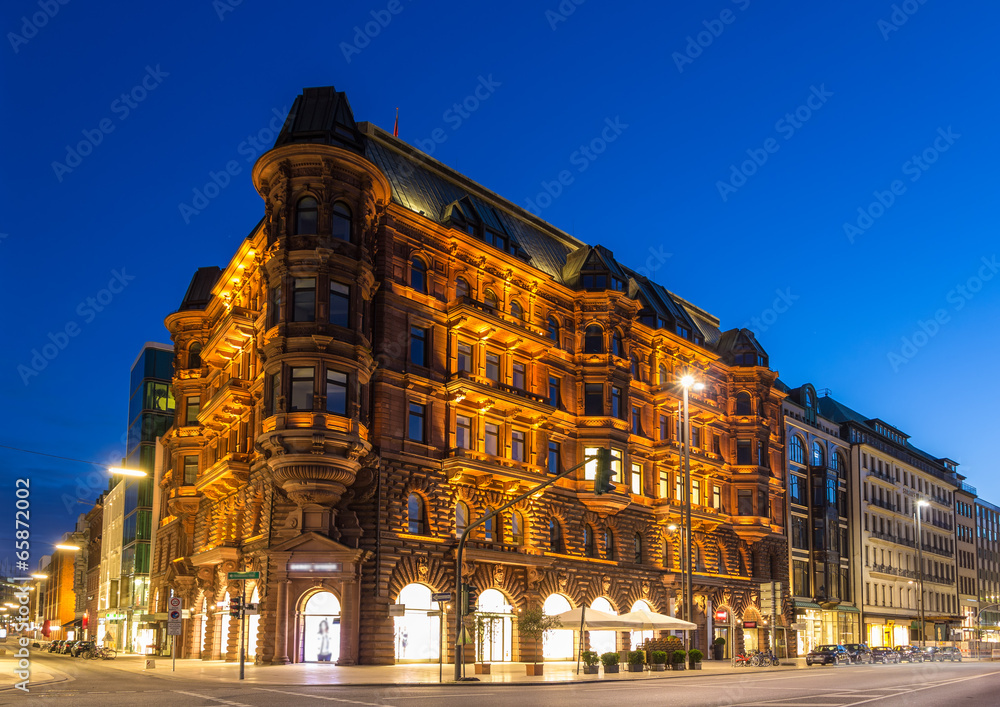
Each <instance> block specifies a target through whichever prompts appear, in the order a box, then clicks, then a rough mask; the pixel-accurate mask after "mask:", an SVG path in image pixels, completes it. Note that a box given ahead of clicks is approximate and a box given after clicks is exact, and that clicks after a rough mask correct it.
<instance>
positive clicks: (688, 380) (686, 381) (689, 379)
mask: <svg viewBox="0 0 1000 707" xmlns="http://www.w3.org/2000/svg"><path fill="white" fill-rule="evenodd" d="M681 385H682V386H684V387H685V388H690V387H691V386H692V385H694V376H692V375H691V374H690V373H688V374H687V375H685V376H681Z"/></svg>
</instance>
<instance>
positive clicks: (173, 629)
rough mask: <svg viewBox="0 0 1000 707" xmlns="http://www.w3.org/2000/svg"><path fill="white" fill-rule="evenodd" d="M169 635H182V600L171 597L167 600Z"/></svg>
mask: <svg viewBox="0 0 1000 707" xmlns="http://www.w3.org/2000/svg"><path fill="white" fill-rule="evenodd" d="M167 635H168V636H180V635H181V598H180V597H170V598H169V599H167Z"/></svg>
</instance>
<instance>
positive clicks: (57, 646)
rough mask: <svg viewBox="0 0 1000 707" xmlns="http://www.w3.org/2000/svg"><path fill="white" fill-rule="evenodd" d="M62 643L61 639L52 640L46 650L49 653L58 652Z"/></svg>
mask: <svg viewBox="0 0 1000 707" xmlns="http://www.w3.org/2000/svg"><path fill="white" fill-rule="evenodd" d="M62 644H63V641H52V642H51V643H50V644H49V648H48V652H49V653H58V652H59V649H60V648H61V647H62Z"/></svg>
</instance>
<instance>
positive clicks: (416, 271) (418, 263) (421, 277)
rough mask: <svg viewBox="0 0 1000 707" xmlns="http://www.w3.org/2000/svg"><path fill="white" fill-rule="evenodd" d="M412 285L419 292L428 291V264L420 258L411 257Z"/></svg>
mask: <svg viewBox="0 0 1000 707" xmlns="http://www.w3.org/2000/svg"><path fill="white" fill-rule="evenodd" d="M410 287H412V288H413V289H414V290H416V291H417V292H427V264H426V263H425V262H424V261H423V260H421V259H420V258H416V257H415V258H411V259H410Z"/></svg>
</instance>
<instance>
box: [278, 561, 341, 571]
mask: <svg viewBox="0 0 1000 707" xmlns="http://www.w3.org/2000/svg"><path fill="white" fill-rule="evenodd" d="M341 566H342V565H341V564H340V563H339V562H289V563H288V571H289V572H340V570H341Z"/></svg>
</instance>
